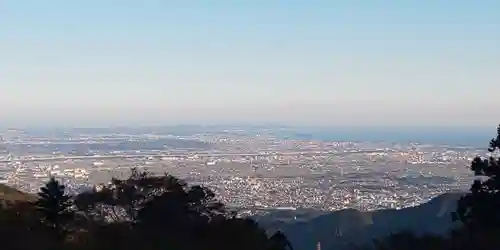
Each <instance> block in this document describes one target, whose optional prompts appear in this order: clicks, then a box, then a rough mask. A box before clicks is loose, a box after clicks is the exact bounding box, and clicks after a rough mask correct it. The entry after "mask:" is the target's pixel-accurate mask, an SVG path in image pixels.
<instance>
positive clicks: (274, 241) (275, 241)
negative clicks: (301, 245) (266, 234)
mask: <svg viewBox="0 0 500 250" xmlns="http://www.w3.org/2000/svg"><path fill="white" fill-rule="evenodd" d="M269 239H270V240H271V250H285V249H287V250H293V247H292V244H291V243H290V241H288V238H287V237H286V236H285V234H283V232H281V231H277V232H276V233H274V234H273V235H272V236H271V238H269Z"/></svg>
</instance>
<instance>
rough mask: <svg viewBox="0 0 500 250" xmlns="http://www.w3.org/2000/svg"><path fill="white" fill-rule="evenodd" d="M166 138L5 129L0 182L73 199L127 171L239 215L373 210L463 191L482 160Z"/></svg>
mask: <svg viewBox="0 0 500 250" xmlns="http://www.w3.org/2000/svg"><path fill="white" fill-rule="evenodd" d="M172 131H173V132H172ZM172 131H170V130H166V131H160V132H158V131H154V130H148V131H138V130H133V129H124V128H121V129H107V130H99V129H94V130H93V129H79V130H78V129H72V130H69V129H68V130H47V131H35V132H33V131H23V130H18V129H9V130H5V131H4V132H3V133H2V153H1V156H0V164H1V165H0V166H1V167H0V181H1V182H2V183H6V184H8V185H11V186H14V187H16V188H19V189H21V190H23V191H27V192H36V191H37V190H38V189H39V188H40V186H41V185H42V184H43V183H44V182H45V181H47V180H48V178H49V177H50V176H54V177H56V178H57V179H59V180H61V181H63V183H64V184H65V185H66V186H67V187H68V188H69V190H71V192H79V191H82V190H85V189H87V188H90V187H91V186H96V187H97V188H98V187H99V185H100V184H103V183H107V182H109V181H110V179H111V178H112V177H118V178H125V177H126V176H127V175H128V174H129V173H130V169H131V168H133V167H135V168H139V169H145V170H147V171H149V172H151V173H154V174H162V173H169V174H172V175H174V176H177V177H180V178H182V179H184V180H186V181H187V182H189V183H201V184H203V185H206V186H209V187H211V188H212V189H213V190H214V191H215V192H216V194H217V195H218V197H219V198H220V199H221V200H222V201H223V202H224V203H226V204H228V205H229V206H232V207H235V208H238V209H240V210H241V211H248V212H256V211H266V210H273V209H297V208H314V209H321V210H338V209H341V208H348V207H351V208H357V209H361V210H373V209H380V208H402V207H407V206H413V205H416V204H420V203H423V202H426V201H427V200H429V199H430V198H432V197H434V196H436V195H438V194H441V193H445V192H449V191H454V190H465V189H467V188H468V187H469V185H470V183H471V179H472V175H471V173H470V170H469V169H468V168H467V165H468V164H469V163H470V161H471V160H472V158H473V157H474V156H476V155H478V154H483V153H484V151H483V150H482V149H476V148H473V147H453V146H447V145H423V144H418V143H402V142H401V143H395V142H362V141H361V142H360V141H358V142H349V141H320V140H306V139H302V140H298V139H285V138H281V137H279V136H277V135H276V133H275V131H274V130H273V129H258V130H252V132H251V133H247V132H246V131H244V130H241V129H227V128H226V129H220V130H211V131H208V132H207V131H203V132H190V133H186V132H183V133H182V135H179V134H180V133H178V132H176V131H175V130H173V129H172Z"/></svg>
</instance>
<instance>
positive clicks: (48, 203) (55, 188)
mask: <svg viewBox="0 0 500 250" xmlns="http://www.w3.org/2000/svg"><path fill="white" fill-rule="evenodd" d="M64 191H65V187H64V185H61V184H59V182H58V181H57V180H56V179H55V178H54V177H51V178H50V180H49V181H48V182H47V184H45V186H44V187H42V188H40V192H39V193H38V196H39V199H38V200H37V201H36V203H35V205H36V209H37V211H38V212H39V213H40V217H41V222H42V224H43V225H45V226H46V227H47V228H48V229H50V230H52V232H53V233H54V235H55V236H56V237H57V238H58V240H63V239H64V238H65V237H66V234H67V230H68V228H67V225H68V223H69V222H70V221H71V220H72V219H73V211H72V209H71V207H72V202H71V197H70V196H68V195H66V194H65V192H64Z"/></svg>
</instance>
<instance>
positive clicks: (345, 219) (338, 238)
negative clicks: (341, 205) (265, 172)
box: [262, 193, 462, 250]
mask: <svg viewBox="0 0 500 250" xmlns="http://www.w3.org/2000/svg"><path fill="white" fill-rule="evenodd" d="M461 196H462V194H460V193H449V194H443V195H440V196H438V197H436V198H434V199H432V200H430V201H429V202H427V203H424V204H421V205H419V206H416V207H409V208H404V209H400V210H394V209H388V210H378V211H370V212H361V211H358V210H355V209H345V210H340V211H335V212H331V213H327V214H323V215H318V216H316V217H314V218H312V219H310V220H303V221H275V222H274V223H271V222H270V221H271V220H272V218H273V214H271V215H269V216H268V217H267V218H263V220H262V221H263V224H262V225H263V226H265V227H268V228H279V229H280V230H282V231H283V232H284V233H285V234H286V235H287V237H288V238H289V240H290V241H291V242H292V245H293V246H294V249H296V250H308V249H314V248H315V246H316V244H317V242H318V241H320V242H321V246H322V249H346V248H351V249H352V245H357V246H359V245H364V244H369V243H371V241H372V239H374V238H379V237H384V236H387V235H389V234H390V233H395V232H401V231H412V232H414V233H415V234H424V233H432V234H444V233H446V232H448V230H449V229H450V228H452V227H453V226H454V223H453V222H452V220H451V214H450V213H451V212H452V211H454V210H455V208H456V202H457V200H458V199H459V198H460V197H461Z"/></svg>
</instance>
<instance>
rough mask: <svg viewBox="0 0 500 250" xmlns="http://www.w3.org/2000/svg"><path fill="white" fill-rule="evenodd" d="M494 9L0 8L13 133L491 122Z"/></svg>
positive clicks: (498, 72)
mask: <svg viewBox="0 0 500 250" xmlns="http://www.w3.org/2000/svg"><path fill="white" fill-rule="evenodd" d="M498 10H500V1H497V0H491V1H488V0H476V1H472V0H470V1H464V0H448V1H445V0H419V1H416V0H415V1H412V0H408V1H400V0H393V1H391V0H385V1H382V0H379V1H376V0H372V1H368V0H365V1H362V0H357V1H347V0H346V1H335V0H325V1H320V0H302V1H299V0H287V1H273V0H252V1H247V0H238V1H229V0H226V1H224V0H210V1H209V0H205V1H202V0H198V1H196V0H192V1H173V0H172V1H169V0H162V1H160V0H156V1H148V0H143V1H136V0H119V1H118V0H116V1H112V0H86V1H67V0H45V1H39V0H3V1H0V87H1V88H2V90H1V91H0V120H1V122H0V123H2V124H9V125H12V126H29V125H40V124H43V125H67V126H108V125H152V124H155V125H161V124H172V123H174V124H175V123H200V124H207V123H210V124H214V123H235V122H238V123H245V122H252V123H254V124H255V123H268V122H273V123H283V124H289V125H293V124H302V125H303V124H308V125H327V126H386V125H387V126H488V127H494V126H496V124H498V123H499V122H500V109H499V108H498V107H499V106H498V105H499V104H500V101H499V100H498V96H499V93H500V47H499V46H500V28H499V27H500V15H498Z"/></svg>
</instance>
